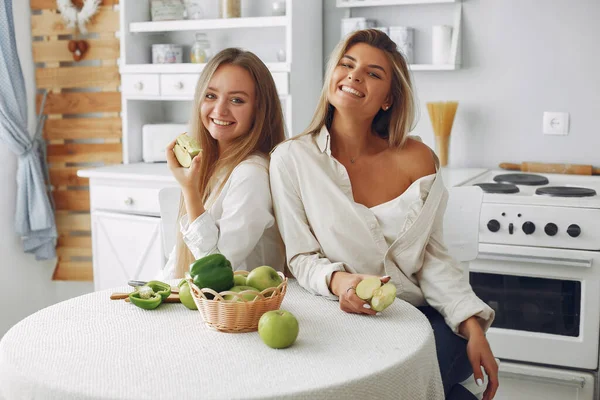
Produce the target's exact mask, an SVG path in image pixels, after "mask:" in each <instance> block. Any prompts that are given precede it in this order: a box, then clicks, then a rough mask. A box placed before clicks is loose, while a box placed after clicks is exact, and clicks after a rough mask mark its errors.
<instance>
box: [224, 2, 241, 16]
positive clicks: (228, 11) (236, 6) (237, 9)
mask: <svg viewBox="0 0 600 400" xmlns="http://www.w3.org/2000/svg"><path fill="white" fill-rule="evenodd" d="M219 15H220V16H221V18H239V17H241V16H242V7H241V6H240V0H219Z"/></svg>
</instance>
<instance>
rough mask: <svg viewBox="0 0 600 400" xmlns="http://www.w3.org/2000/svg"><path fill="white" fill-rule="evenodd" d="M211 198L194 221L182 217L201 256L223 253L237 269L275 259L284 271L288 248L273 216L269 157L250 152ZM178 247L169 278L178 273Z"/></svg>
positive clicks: (190, 242)
mask: <svg viewBox="0 0 600 400" xmlns="http://www.w3.org/2000/svg"><path fill="white" fill-rule="evenodd" d="M217 187H218V184H217ZM207 204H210V208H209V209H207V210H206V211H205V212H204V213H203V214H202V215H200V216H199V217H198V218H196V219H195V220H194V221H193V222H192V223H189V221H188V217H187V215H183V216H182V217H181V219H180V224H179V225H180V229H181V232H182V235H183V240H184V242H185V243H186V245H187V247H188V248H189V249H190V251H191V252H192V254H193V255H194V257H195V258H196V259H199V258H201V257H204V256H207V255H209V254H213V253H221V254H223V255H224V256H225V257H226V258H227V259H228V260H229V261H230V262H231V265H232V266H233V269H234V270H240V269H242V270H247V271H250V270H252V269H254V268H256V267H259V266H261V265H269V266H271V267H273V268H275V269H276V270H278V271H283V267H284V264H285V255H284V248H283V243H282V241H281V236H280V235H279V231H278V229H277V224H276V223H275V218H274V216H273V202H272V200H271V191H270V188H269V163H268V161H267V160H266V159H265V158H264V157H260V156H250V157H249V158H247V159H246V160H244V161H243V162H241V163H240V164H239V165H238V166H236V167H235V169H234V170H233V172H232V173H231V175H230V176H229V179H228V180H227V182H226V183H225V186H224V187H223V189H222V190H221V192H220V194H219V195H218V197H217V198H216V199H214V201H213V200H212V199H209V201H208V202H207ZM175 247H176V246H175ZM175 247H174V248H173V250H172V251H171V254H170V256H169V260H168V261H167V264H166V265H165V268H164V269H163V274H162V277H163V279H169V278H175V270H176V269H175V258H176V255H175Z"/></svg>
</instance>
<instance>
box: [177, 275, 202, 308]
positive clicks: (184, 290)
mask: <svg viewBox="0 0 600 400" xmlns="http://www.w3.org/2000/svg"><path fill="white" fill-rule="evenodd" d="M179 300H180V301H181V304H183V305H184V306H186V307H187V308H189V309H190V310H197V309H198V307H196V303H195V302H194V298H193V297H192V292H191V291H190V285H189V284H188V283H187V281H186V280H185V279H182V280H181V281H180V282H179Z"/></svg>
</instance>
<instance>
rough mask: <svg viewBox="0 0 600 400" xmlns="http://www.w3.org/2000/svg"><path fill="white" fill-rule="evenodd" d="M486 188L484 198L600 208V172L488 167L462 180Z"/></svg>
mask: <svg viewBox="0 0 600 400" xmlns="http://www.w3.org/2000/svg"><path fill="white" fill-rule="evenodd" d="M471 185H476V186H479V187H481V189H482V190H483V192H484V200H483V201H484V202H492V203H508V204H532V205H551V206H561V207H585V208H598V209H600V176H589V175H564V174H531V173H524V172H514V173H508V174H507V173H506V171H503V170H489V171H487V172H485V173H483V174H481V175H479V176H477V177H476V178H474V179H472V180H470V181H467V182H465V183H463V186H471Z"/></svg>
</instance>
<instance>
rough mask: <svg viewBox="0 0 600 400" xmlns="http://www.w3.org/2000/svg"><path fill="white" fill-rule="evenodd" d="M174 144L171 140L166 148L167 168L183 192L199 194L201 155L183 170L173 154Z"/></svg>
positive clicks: (174, 141)
mask: <svg viewBox="0 0 600 400" xmlns="http://www.w3.org/2000/svg"><path fill="white" fill-rule="evenodd" d="M176 142H177V141H176V140H173V141H172V142H171V143H169V144H168V146H167V148H166V154H167V166H168V167H169V169H170V170H171V173H172V174H173V176H174V177H175V179H176V180H177V182H179V184H180V185H181V188H182V189H183V190H184V191H190V192H200V159H201V156H202V155H201V154H198V155H197V156H196V157H194V158H193V159H192V162H191V165H190V167H189V168H185V167H183V166H182V165H181V164H180V163H179V161H177V157H175V153H174V152H173V148H174V147H175V144H176Z"/></svg>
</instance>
